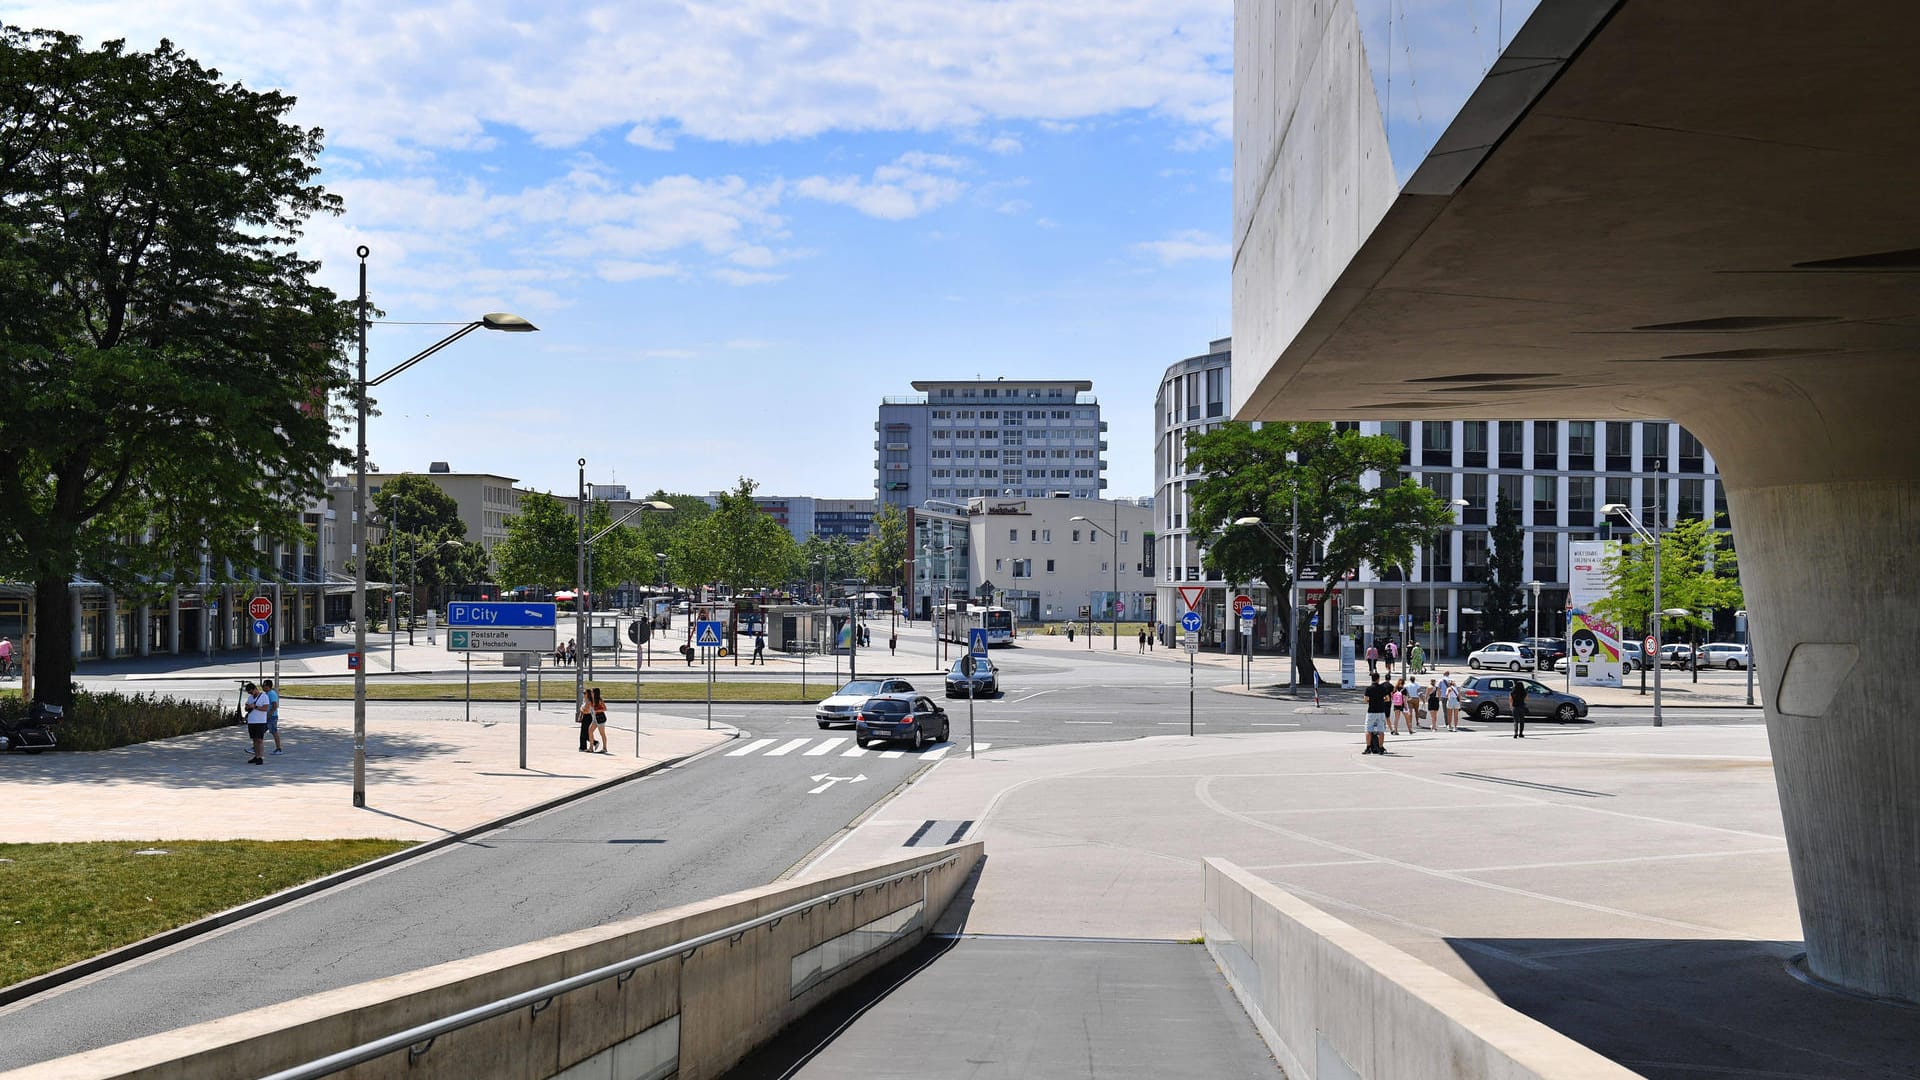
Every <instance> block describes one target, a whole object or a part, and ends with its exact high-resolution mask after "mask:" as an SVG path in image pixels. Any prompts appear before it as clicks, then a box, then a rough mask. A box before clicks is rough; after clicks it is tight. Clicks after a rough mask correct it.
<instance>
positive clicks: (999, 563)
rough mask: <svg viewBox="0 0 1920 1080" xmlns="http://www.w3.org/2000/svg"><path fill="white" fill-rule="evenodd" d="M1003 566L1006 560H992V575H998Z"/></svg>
mask: <svg viewBox="0 0 1920 1080" xmlns="http://www.w3.org/2000/svg"><path fill="white" fill-rule="evenodd" d="M1005 565H1006V560H1005V559H995V560H993V572H994V573H996V574H997V573H999V572H1000V570H1001V568H1002V567H1003V566H1005Z"/></svg>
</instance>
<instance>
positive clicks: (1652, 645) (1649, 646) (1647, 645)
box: [1640, 634, 1660, 656]
mask: <svg viewBox="0 0 1920 1080" xmlns="http://www.w3.org/2000/svg"><path fill="white" fill-rule="evenodd" d="M1640 647H1641V648H1642V649H1645V650H1646V653H1647V655H1648V656H1652V655H1653V654H1654V653H1656V652H1659V651H1660V643H1659V642H1657V641H1655V640H1653V635H1652V634H1648V635H1647V640H1645V641H1643V642H1641V643H1640Z"/></svg>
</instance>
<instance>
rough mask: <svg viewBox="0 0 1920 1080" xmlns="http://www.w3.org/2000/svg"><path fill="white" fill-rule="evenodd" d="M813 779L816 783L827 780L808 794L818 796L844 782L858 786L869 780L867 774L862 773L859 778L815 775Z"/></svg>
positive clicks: (824, 774) (823, 774)
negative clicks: (861, 782)
mask: <svg viewBox="0 0 1920 1080" xmlns="http://www.w3.org/2000/svg"><path fill="white" fill-rule="evenodd" d="M813 778H814V780H816V781H819V780H825V781H826V783H824V784H821V785H820V786H819V787H817V788H814V789H813V790H812V791H809V792H807V794H809V795H818V794H820V793H821V792H823V791H825V790H827V789H828V788H830V787H832V786H833V785H835V784H837V783H839V782H840V781H842V780H845V781H846V782H847V783H849V784H857V783H859V782H860V781H862V780H865V779H866V778H867V774H865V773H861V774H860V775H859V776H829V775H827V774H826V773H815V774H814V775H813Z"/></svg>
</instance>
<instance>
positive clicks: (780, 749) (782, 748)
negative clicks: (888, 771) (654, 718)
mask: <svg viewBox="0 0 1920 1080" xmlns="http://www.w3.org/2000/svg"><path fill="white" fill-rule="evenodd" d="M992 745H993V744H992V743H984V742H983V743H974V744H973V749H974V751H975V752H976V753H977V752H980V751H984V750H986V749H987V748H989V747H991V746H992ZM966 749H967V748H966V746H965V745H964V744H960V743H951V742H944V743H936V744H935V745H934V746H932V747H930V748H928V749H926V750H924V751H921V752H919V753H915V752H914V751H912V750H902V749H892V750H880V749H862V748H860V747H858V746H855V745H853V738H852V736H848V735H826V736H813V735H803V736H800V737H798V738H784V737H780V736H773V737H762V738H755V739H751V740H749V741H747V742H745V743H743V744H742V745H740V746H736V747H734V748H733V749H731V750H728V751H726V752H725V753H723V754H722V755H721V756H722V757H763V758H773V757H786V756H788V755H794V756H797V757H826V756H829V755H833V756H838V757H843V758H858V757H875V758H882V759H887V758H898V757H907V756H909V755H911V756H913V757H915V758H918V759H919V760H921V761H938V760H940V759H941V758H943V757H946V756H947V755H948V754H949V753H952V752H954V751H959V752H961V753H965V752H966Z"/></svg>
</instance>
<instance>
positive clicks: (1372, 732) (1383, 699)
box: [1360, 671, 1393, 754]
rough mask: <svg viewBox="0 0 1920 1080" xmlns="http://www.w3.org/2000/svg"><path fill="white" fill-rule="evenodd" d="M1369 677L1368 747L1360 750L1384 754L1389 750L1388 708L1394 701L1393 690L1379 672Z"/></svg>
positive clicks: (1365, 752) (1367, 752)
mask: <svg viewBox="0 0 1920 1080" xmlns="http://www.w3.org/2000/svg"><path fill="white" fill-rule="evenodd" d="M1367 678H1368V680H1369V681H1368V683H1367V748H1366V749H1365V750H1362V751H1360V752H1361V753H1363V754H1384V753H1386V752H1387V709H1388V708H1389V707H1390V705H1391V703H1392V701H1391V699H1392V697H1393V691H1392V690H1391V689H1389V688H1388V686H1387V684H1386V683H1384V682H1382V681H1381V679H1380V673H1379V672H1377V671H1376V672H1373V673H1371V674H1369V675H1368V676H1367Z"/></svg>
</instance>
